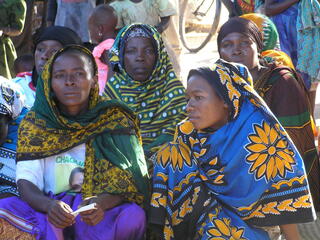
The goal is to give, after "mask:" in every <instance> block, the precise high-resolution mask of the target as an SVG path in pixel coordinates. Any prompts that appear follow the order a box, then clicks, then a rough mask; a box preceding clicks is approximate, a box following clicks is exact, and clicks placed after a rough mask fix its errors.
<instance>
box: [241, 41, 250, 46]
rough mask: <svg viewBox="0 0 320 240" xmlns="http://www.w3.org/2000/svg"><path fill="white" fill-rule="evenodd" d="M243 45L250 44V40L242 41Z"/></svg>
mask: <svg viewBox="0 0 320 240" xmlns="http://www.w3.org/2000/svg"><path fill="white" fill-rule="evenodd" d="M241 44H242V46H250V44H251V42H250V41H249V40H245V41H242V42H241Z"/></svg>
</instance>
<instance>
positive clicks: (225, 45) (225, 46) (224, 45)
mask: <svg viewBox="0 0 320 240" xmlns="http://www.w3.org/2000/svg"><path fill="white" fill-rule="evenodd" d="M230 46H231V44H230V43H228V42H226V43H223V44H222V47H223V48H228V47H230Z"/></svg>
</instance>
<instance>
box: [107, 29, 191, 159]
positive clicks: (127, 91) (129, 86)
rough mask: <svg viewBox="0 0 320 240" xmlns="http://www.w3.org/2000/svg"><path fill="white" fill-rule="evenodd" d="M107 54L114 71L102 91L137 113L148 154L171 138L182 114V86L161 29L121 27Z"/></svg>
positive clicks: (183, 90)
mask: <svg viewBox="0 0 320 240" xmlns="http://www.w3.org/2000/svg"><path fill="white" fill-rule="evenodd" d="M137 53H138V54H137ZM142 53H143V54H142ZM110 57H111V58H110V63H111V66H112V67H113V70H114V72H115V74H114V76H113V78H111V79H110V80H109V81H108V82H107V85H106V88H105V95H106V96H108V97H109V98H111V99H120V100H122V101H124V102H125V103H126V104H127V105H128V106H129V107H130V108H131V109H132V110H133V111H134V112H136V113H137V115H138V117H139V119H140V121H141V124H140V128H141V136H142V141H143V149H144V151H145V154H146V157H150V156H151V155H152V154H153V153H155V152H156V151H157V150H158V149H159V147H160V146H161V145H162V144H164V143H166V142H168V141H171V140H172V138H173V134H174V128H175V125H176V124H177V123H178V122H179V121H181V120H182V119H184V118H185V105H186V102H185V97H184V93H185V89H184V87H183V85H182V83H181V82H180V80H179V79H178V78H177V76H176V74H175V72H174V70H173V67H172V64H171V61H170V59H169V56H168V53H167V51H166V49H165V46H164V43H163V41H162V38H161V35H160V33H158V32H157V30H156V29H155V28H154V27H152V26H150V25H146V24H131V25H129V26H127V27H124V28H123V29H122V30H121V32H120V33H119V34H118V36H117V38H116V40H115V43H114V44H113V47H112V49H111V50H110Z"/></svg>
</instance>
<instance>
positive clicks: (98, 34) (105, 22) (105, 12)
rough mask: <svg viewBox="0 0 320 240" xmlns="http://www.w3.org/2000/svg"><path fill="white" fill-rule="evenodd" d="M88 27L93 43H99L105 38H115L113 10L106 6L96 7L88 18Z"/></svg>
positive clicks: (114, 14) (115, 22)
mask: <svg viewBox="0 0 320 240" xmlns="http://www.w3.org/2000/svg"><path fill="white" fill-rule="evenodd" d="M88 26H89V32H90V36H91V39H92V41H93V42H94V43H100V42H102V41H104V40H106V39H107V38H115V36H116V33H115V32H116V26H117V15H116V13H115V11H114V9H113V8H112V7H111V6H109V5H107V4H101V5H99V6H97V7H96V8H95V9H94V10H93V11H92V14H91V16H90V17H89V20H88Z"/></svg>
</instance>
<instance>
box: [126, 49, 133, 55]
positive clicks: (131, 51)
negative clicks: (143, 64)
mask: <svg viewBox="0 0 320 240" xmlns="http://www.w3.org/2000/svg"><path fill="white" fill-rule="evenodd" d="M125 53H126V54H133V53H135V49H132V48H129V49H126V51H125Z"/></svg>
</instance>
